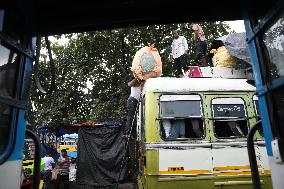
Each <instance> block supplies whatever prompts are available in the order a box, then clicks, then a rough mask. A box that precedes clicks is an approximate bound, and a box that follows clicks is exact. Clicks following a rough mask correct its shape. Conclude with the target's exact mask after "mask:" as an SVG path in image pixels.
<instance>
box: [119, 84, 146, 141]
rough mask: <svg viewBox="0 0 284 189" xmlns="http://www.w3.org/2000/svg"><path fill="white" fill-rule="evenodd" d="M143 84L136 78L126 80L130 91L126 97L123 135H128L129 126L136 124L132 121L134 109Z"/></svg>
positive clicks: (134, 129)
mask: <svg viewBox="0 0 284 189" xmlns="http://www.w3.org/2000/svg"><path fill="white" fill-rule="evenodd" d="M143 85H144V81H141V80H138V79H136V78H135V79H133V80H131V81H130V82H128V86H129V87H131V93H130V96H129V98H128V99H127V120H126V124H125V129H124V136H128V135H129V134H130V132H131V127H133V125H135V124H136V123H135V121H134V117H135V111H136V108H137V104H138V101H139V100H140V97H141V92H142V87H143ZM133 131H136V128H133V129H132V132H133Z"/></svg>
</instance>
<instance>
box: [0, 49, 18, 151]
mask: <svg viewBox="0 0 284 189" xmlns="http://www.w3.org/2000/svg"><path fill="white" fill-rule="evenodd" d="M15 61H16V54H15V53H13V52H12V51H10V50H9V49H8V48H6V47H4V46H2V45H0V96H1V97H3V98H13V95H14V90H15V87H14V86H15V85H14V84H15V81H16V67H17V66H16V63H15ZM11 112H12V108H11V107H10V106H8V105H5V104H3V103H0V155H1V154H2V153H3V150H4V148H5V146H6V145H7V143H8V140H9V138H8V136H9V130H10V117H11Z"/></svg>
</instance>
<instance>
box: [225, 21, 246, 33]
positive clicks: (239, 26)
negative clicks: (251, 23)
mask: <svg viewBox="0 0 284 189" xmlns="http://www.w3.org/2000/svg"><path fill="white" fill-rule="evenodd" d="M226 23H228V24H229V25H230V27H231V29H232V30H235V32H236V33H241V32H245V25H244V21H243V20H236V21H227V22H226Z"/></svg>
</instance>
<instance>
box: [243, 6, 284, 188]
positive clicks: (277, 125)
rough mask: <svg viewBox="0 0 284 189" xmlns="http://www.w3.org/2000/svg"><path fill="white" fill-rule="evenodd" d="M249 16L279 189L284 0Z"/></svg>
mask: <svg viewBox="0 0 284 189" xmlns="http://www.w3.org/2000/svg"><path fill="white" fill-rule="evenodd" d="M247 17H248V19H246V20H245V26H246V32H247V42H248V47H249V52H250V55H251V58H252V62H253V72H254V79H255V85H256V94H257V97H258V105H259V111H260V117H261V120H262V127H263V132H264V137H265V143H266V147H267V154H268V157H269V164H270V167H271V174H272V183H273V188H275V189H280V188H283V186H284V179H283V177H284V125H283V123H284V1H282V0H280V1H278V3H276V4H275V6H274V7H273V8H272V9H271V10H270V11H268V12H267V13H266V14H265V16H263V17H256V16H253V15H249V16H247Z"/></svg>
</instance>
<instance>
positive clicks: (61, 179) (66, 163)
mask: <svg viewBox="0 0 284 189" xmlns="http://www.w3.org/2000/svg"><path fill="white" fill-rule="evenodd" d="M42 161H43V162H44V174H43V176H44V179H43V180H44V188H45V189H47V188H48V186H49V185H50V184H51V183H52V182H53V183H54V185H55V188H56V189H59V188H62V186H63V188H64V189H69V172H70V164H71V163H74V162H75V159H73V158H71V157H70V156H68V155H67V150H66V149H62V150H61V156H60V157H59V158H58V160H57V161H55V160H54V158H53V157H51V153H50V152H48V153H46V155H45V156H44V157H43V158H42ZM56 162H57V163H56Z"/></svg>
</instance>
